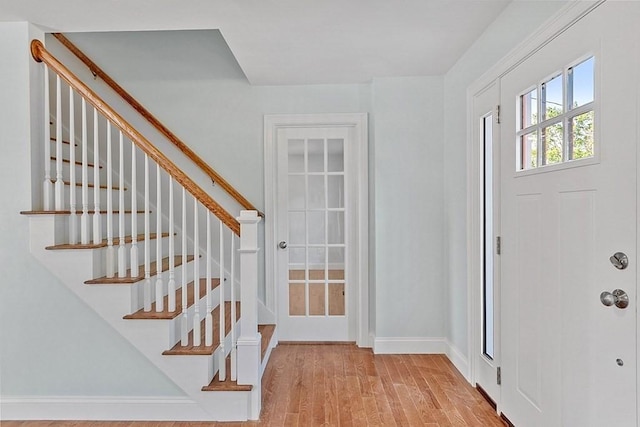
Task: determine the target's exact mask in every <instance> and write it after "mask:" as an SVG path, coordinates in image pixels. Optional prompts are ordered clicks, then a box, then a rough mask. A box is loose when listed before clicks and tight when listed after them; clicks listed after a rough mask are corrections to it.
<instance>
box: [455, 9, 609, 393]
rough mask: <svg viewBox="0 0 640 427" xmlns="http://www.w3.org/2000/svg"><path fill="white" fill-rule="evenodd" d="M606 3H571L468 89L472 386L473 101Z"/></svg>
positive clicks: (472, 352)
mask: <svg viewBox="0 0 640 427" xmlns="http://www.w3.org/2000/svg"><path fill="white" fill-rule="evenodd" d="M605 1H606V0H597V1H593V2H592V1H584V2H583V1H572V2H568V3H567V4H566V5H565V6H564V7H563V8H562V9H560V10H559V11H558V12H557V13H556V14H555V15H554V16H553V17H551V18H550V19H548V20H547V21H546V22H545V23H544V24H543V25H541V26H540V27H539V29H538V30H537V31H535V32H534V33H532V34H531V36H529V37H528V38H526V39H525V40H524V41H523V42H521V43H520V44H518V45H517V46H516V47H515V48H514V49H512V50H511V51H510V52H509V53H508V54H507V55H505V56H504V57H503V58H502V59H501V60H500V61H498V62H497V63H496V64H495V65H494V66H493V67H491V68H490V69H489V70H487V71H486V72H485V73H484V74H483V75H482V76H481V77H480V78H478V79H477V80H476V81H475V82H473V83H472V84H471V85H470V86H469V87H468V88H467V171H468V173H467V263H468V265H469V268H468V269H467V296H468V298H467V345H468V349H469V350H468V353H469V357H468V366H469V370H468V376H467V379H468V380H469V381H470V382H471V383H472V384H475V381H476V362H475V361H476V359H477V358H478V355H479V350H477V347H476V343H478V342H480V339H479V336H478V334H479V331H480V329H479V328H477V327H476V325H478V324H479V322H480V319H479V318H478V316H479V315H480V313H479V310H477V309H476V308H475V306H474V302H475V301H477V299H476V297H477V292H476V289H479V284H478V280H479V274H477V273H478V268H477V266H476V264H477V262H476V261H474V259H475V258H474V257H475V256H476V254H477V248H478V247H479V245H480V244H481V242H480V235H479V233H474V230H477V222H478V221H479V219H478V218H477V217H476V215H477V213H478V212H479V211H480V209H479V200H478V199H477V197H475V193H474V190H477V188H479V187H478V186H479V185H480V182H481V177H480V176H479V170H478V168H477V167H476V166H475V165H477V164H478V162H479V157H478V156H479V155H480V152H479V151H478V150H476V149H475V147H474V134H473V128H474V113H473V99H474V97H475V96H477V95H479V94H480V93H482V92H483V91H484V90H485V89H486V88H487V87H489V86H491V85H492V84H493V83H494V82H497V81H498V84H499V79H500V78H501V77H502V76H504V75H506V74H507V73H508V72H509V71H511V70H512V69H514V68H515V67H517V66H518V65H519V64H521V63H522V62H523V61H525V60H526V59H527V58H529V57H530V56H531V55H533V54H534V53H536V52H537V51H538V50H540V49H541V48H543V47H544V46H546V45H547V44H548V43H549V42H551V41H552V40H554V39H555V38H556V37H558V36H559V35H560V34H562V33H563V32H564V31H566V30H567V29H568V28H570V27H571V26H573V24H575V23H576V22H578V21H579V20H580V19H582V18H583V17H584V16H586V15H587V14H589V13H590V12H591V11H593V10H594V9H596V8H597V7H598V6H600V5H601V4H602V3H604V2H605Z"/></svg>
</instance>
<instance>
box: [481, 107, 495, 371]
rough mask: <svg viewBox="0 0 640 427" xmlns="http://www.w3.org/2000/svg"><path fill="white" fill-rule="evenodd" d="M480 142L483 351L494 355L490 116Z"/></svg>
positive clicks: (487, 118) (491, 117) (491, 119)
mask: <svg viewBox="0 0 640 427" xmlns="http://www.w3.org/2000/svg"><path fill="white" fill-rule="evenodd" d="M482 141H483V153H484V155H483V192H482V193H483V198H482V199H483V218H484V221H483V240H484V249H483V251H482V252H483V278H482V353H483V354H484V355H485V356H487V357H488V358H490V359H493V357H494V327H493V161H492V159H493V147H492V144H493V116H492V115H491V114H489V115H487V116H485V117H483V118H482Z"/></svg>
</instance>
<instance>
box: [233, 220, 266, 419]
mask: <svg viewBox="0 0 640 427" xmlns="http://www.w3.org/2000/svg"><path fill="white" fill-rule="evenodd" d="M260 220H261V218H260V217H259V216H258V212H257V211H241V212H240V216H239V217H238V222H240V301H241V305H240V310H241V316H240V336H239V337H238V343H237V348H238V351H237V357H238V360H237V363H238V384H249V385H252V386H253V390H252V392H251V413H250V418H251V419H258V417H259V416H260V405H261V381H260V380H261V378H260V365H261V363H262V361H261V360H260V359H261V357H260V346H261V337H260V333H259V332H258V250H259V248H258V223H259V222H260Z"/></svg>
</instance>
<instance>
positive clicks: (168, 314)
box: [123, 278, 220, 320]
mask: <svg viewBox="0 0 640 427" xmlns="http://www.w3.org/2000/svg"><path fill="white" fill-rule="evenodd" d="M193 283H194V282H189V283H188V284H187V307H191V306H192V305H194V304H195V301H194V298H193V297H194V295H195V290H194V286H193ZM219 284H220V279H211V283H210V284H209V289H210V290H211V291H213V290H215V289H216V288H217V287H218V285H219ZM206 285H207V279H206V278H200V297H199V298H198V301H200V300H201V299H202V298H204V297H205V296H207V286H206ZM175 295H176V310H175V311H169V296H168V295H165V296H164V311H155V310H156V303H155V302H153V303H152V304H151V311H144V308H142V309H140V310H138V311H136V312H135V313H133V314H127V315H126V316H124V317H123V319H127V320H131V319H134V320H170V319H175V318H176V317H178V316H179V315H180V313H181V312H182V288H178V289H176V293H175Z"/></svg>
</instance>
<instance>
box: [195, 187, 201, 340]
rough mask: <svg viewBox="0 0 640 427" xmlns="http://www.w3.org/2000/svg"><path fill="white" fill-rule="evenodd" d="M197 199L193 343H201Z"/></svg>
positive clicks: (196, 208) (196, 202) (196, 209)
mask: <svg viewBox="0 0 640 427" xmlns="http://www.w3.org/2000/svg"><path fill="white" fill-rule="evenodd" d="M198 234H199V233H198V199H196V198H195V197H194V198H193V256H194V258H193V303H194V306H195V307H194V313H193V345H194V346H199V345H200V344H201V343H202V340H201V335H202V334H201V331H200V320H201V318H200V301H199V300H200V260H199V256H198V250H199V246H200V242H199V237H200V236H199V235H198Z"/></svg>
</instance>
